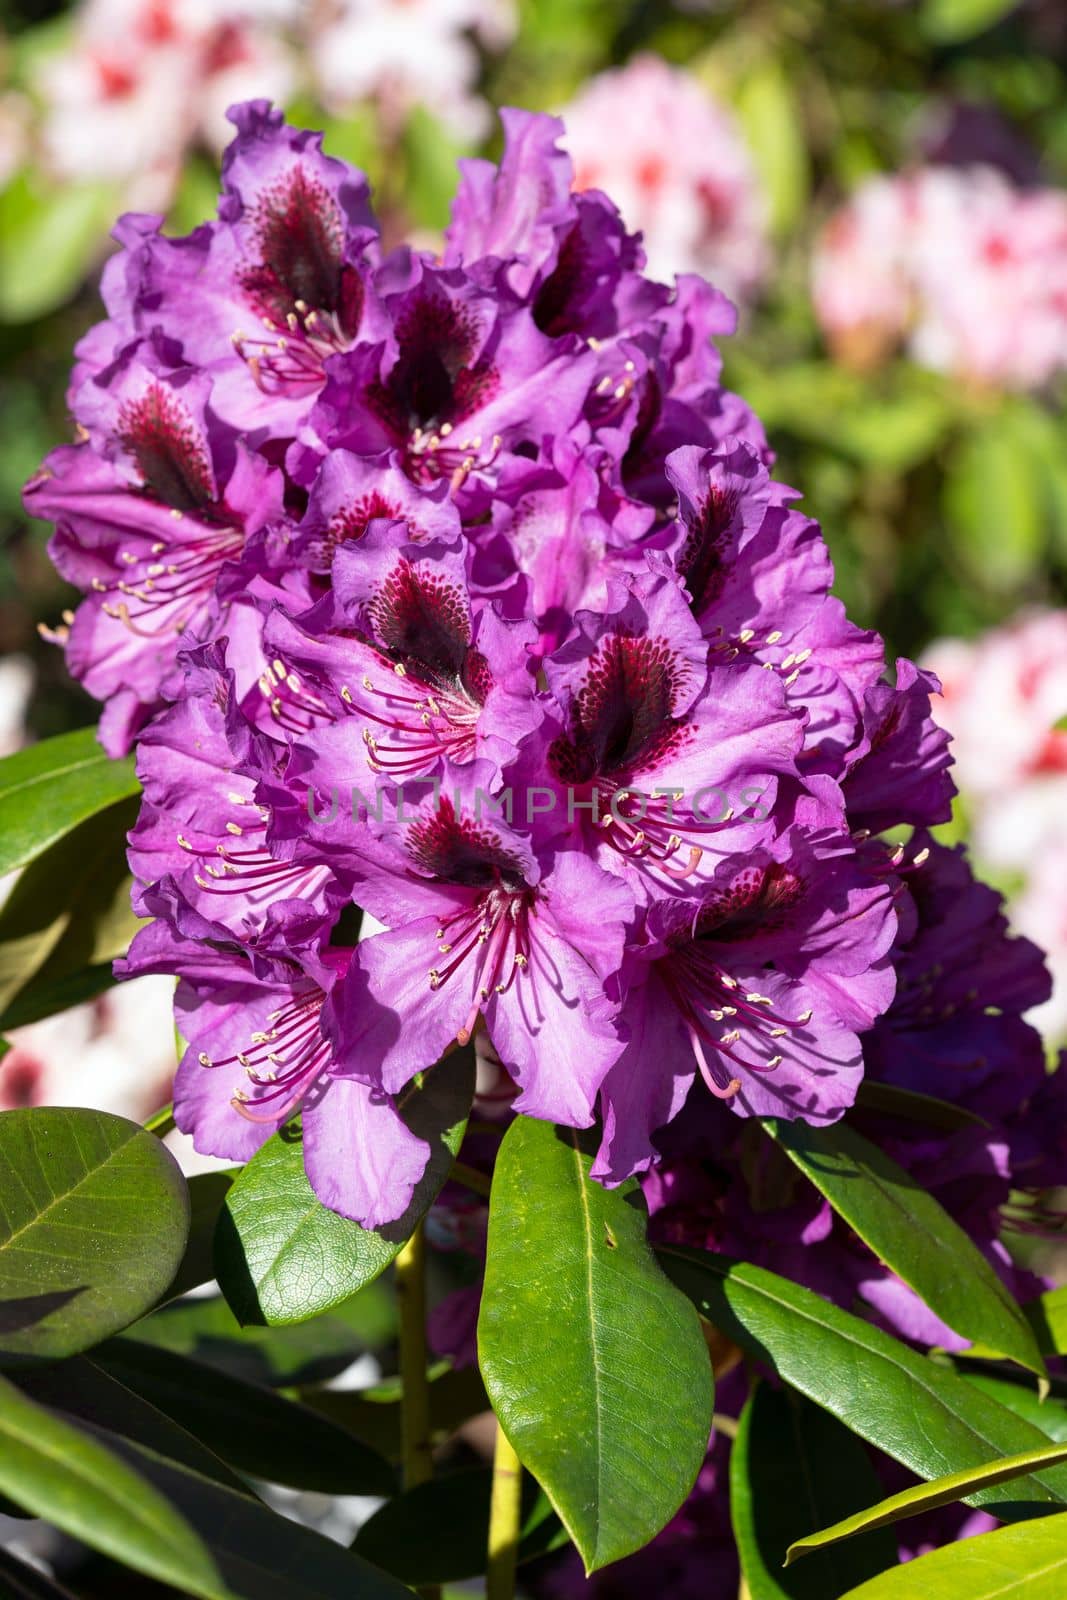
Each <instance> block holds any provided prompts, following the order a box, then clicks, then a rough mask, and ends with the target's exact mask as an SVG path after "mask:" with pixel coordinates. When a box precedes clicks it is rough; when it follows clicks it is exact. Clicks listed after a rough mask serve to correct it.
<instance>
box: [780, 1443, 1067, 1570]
mask: <svg viewBox="0 0 1067 1600" xmlns="http://www.w3.org/2000/svg"><path fill="white" fill-rule="evenodd" d="M1061 1461H1067V1445H1056V1444H1046V1445H1044V1446H1043V1447H1042V1448H1041V1449H1038V1450H1026V1451H1024V1452H1023V1453H1022V1455H1017V1456H1002V1457H1001V1458H1000V1459H999V1460H997V1461H989V1462H987V1463H986V1464H985V1466H983V1467H970V1468H968V1469H967V1470H966V1471H963V1472H950V1473H948V1474H946V1476H945V1477H943V1478H935V1479H934V1480H933V1481H932V1482H931V1483H918V1484H914V1485H913V1486H912V1487H911V1488H910V1489H902V1490H901V1491H900V1493H899V1494H893V1495H890V1496H889V1497H888V1498H887V1499H885V1500H879V1501H878V1503H877V1504H876V1505H871V1506H867V1507H866V1509H865V1510H863V1511H857V1512H856V1513H855V1514H854V1515H853V1516H850V1517H845V1518H843V1519H842V1520H841V1521H840V1522H835V1523H834V1524H833V1525H832V1526H831V1527H827V1528H820V1529H819V1531H818V1532H817V1533H809V1534H806V1535H805V1536H804V1538H802V1539H797V1540H795V1541H794V1542H793V1544H791V1545H790V1547H789V1550H788V1552H787V1554H786V1565H787V1566H788V1564H789V1562H791V1561H796V1560H798V1559H799V1558H800V1557H801V1556H803V1555H807V1553H808V1551H809V1550H819V1549H821V1548H822V1547H823V1546H824V1545H829V1544H836V1542H837V1541H838V1540H839V1539H851V1538H852V1536H853V1535H854V1534H857V1533H864V1532H866V1531H867V1530H868V1529H871V1528H886V1527H888V1526H889V1525H890V1524H891V1523H894V1522H903V1521H904V1519H905V1518H906V1517H916V1516H918V1515H919V1513H920V1512H923V1511H937V1510H938V1509H939V1508H940V1507H941V1506H951V1505H955V1504H956V1503H957V1502H958V1501H960V1500H965V1499H966V1498H967V1496H968V1495H972V1494H974V1493H975V1492H976V1491H977V1490H978V1489H984V1488H993V1487H996V1486H997V1485H999V1484H1002V1483H1010V1482H1011V1481H1012V1479H1013V1478H1019V1477H1022V1476H1023V1475H1024V1474H1025V1473H1028V1472H1030V1471H1031V1470H1032V1469H1033V1468H1035V1467H1055V1466H1058V1465H1059V1463H1060V1462H1061Z"/></svg>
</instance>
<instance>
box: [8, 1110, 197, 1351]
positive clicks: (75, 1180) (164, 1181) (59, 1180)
mask: <svg viewBox="0 0 1067 1600" xmlns="http://www.w3.org/2000/svg"><path fill="white" fill-rule="evenodd" d="M188 1232H189V1200H188V1194H187V1191H186V1187H185V1180H184V1178H183V1177H182V1175H181V1172H180V1171H179V1168H178V1165H177V1163H176V1162H175V1160H174V1158H173V1157H172V1156H171V1154H170V1152H169V1151H167V1150H165V1149H164V1148H163V1146H162V1145H161V1144H160V1143H159V1141H158V1139H153V1138H152V1136H151V1134H149V1133H145V1132H144V1130H143V1129H142V1128H139V1127H138V1126H137V1124H136V1123H134V1122H127V1121H126V1120H125V1118H123V1117H115V1116H111V1115H109V1114H108V1113H106V1112H103V1111H88V1110H84V1109H74V1108H64V1107H60V1106H43V1107H40V1108H31V1109H26V1110H19V1111H5V1112H3V1113H2V1114H0V1359H6V1360H8V1361H17V1360H19V1359H28V1358H37V1359H45V1358H47V1359H53V1360H54V1359H56V1358H58V1357H62V1356H69V1355H74V1354H76V1353H77V1352H78V1351H80V1350H85V1349H87V1348H88V1347H89V1346H90V1345H93V1344H96V1343H98V1342H99V1340H101V1339H105V1338H107V1337H108V1335H109V1334H112V1333H117V1332H118V1331H119V1330H120V1329H121V1328H125V1327H127V1326H128V1325H129V1324H130V1323H131V1322H133V1321H135V1320H136V1318H137V1317H139V1316H141V1315H143V1313H144V1312H145V1311H146V1310H147V1308H148V1307H149V1306H151V1305H152V1304H153V1303H154V1302H155V1301H156V1300H158V1298H159V1296H160V1295H161V1294H162V1293H163V1291H164V1290H165V1289H166V1287H167V1285H168V1284H169V1283H170V1281H171V1279H172V1278H173V1276H174V1273H175V1271H176V1270H177V1267H178V1263H179V1262H180V1260H181V1258H182V1253H183V1251H184V1249H185V1242H186V1238H187V1236H188Z"/></svg>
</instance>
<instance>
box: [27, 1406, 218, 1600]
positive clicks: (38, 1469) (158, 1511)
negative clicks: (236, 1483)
mask: <svg viewBox="0 0 1067 1600" xmlns="http://www.w3.org/2000/svg"><path fill="white" fill-rule="evenodd" d="M0 1491H2V1492H3V1493H4V1494H7V1495H10V1497H11V1499H12V1500H14V1501H16V1502H17V1504H19V1505H21V1506H24V1507H25V1508H26V1510H28V1511H32V1512H33V1514H34V1516H37V1517H43V1518H44V1519H45V1520H46V1521H47V1522H51V1523H53V1524H54V1525H55V1526H56V1527H57V1528H60V1529H61V1530H62V1531H63V1532H64V1533H69V1534H70V1535H71V1537H72V1538H74V1539H81V1540H83V1541H84V1543H85V1544H87V1545H89V1546H90V1547H91V1548H92V1549H94V1550H100V1551H102V1552H103V1553H104V1555H108V1556H112V1557H114V1559H115V1560H116V1561H121V1562H123V1563H124V1564H125V1565H126V1566H129V1567H133V1568H134V1570H135V1571H137V1572H143V1573H146V1574H147V1575H148V1576H149V1577H151V1578H158V1579H159V1581H160V1582H161V1583H170V1584H173V1585H174V1586H175V1588H177V1589H179V1590H180V1591H181V1592H182V1593H183V1594H192V1595H196V1596H199V1597H202V1600H226V1589H225V1586H224V1585H223V1583H222V1581H221V1579H220V1578H219V1575H218V1572H217V1570H216V1568H215V1565H214V1562H213V1561H212V1560H211V1557H210V1556H209V1554H208V1552H207V1550H206V1549H205V1548H204V1546H203V1544H202V1543H201V1542H200V1540H199V1538H198V1537H197V1535H196V1533H195V1532H194V1531H193V1529H192V1528H191V1527H190V1526H189V1525H188V1523H187V1522H186V1521H185V1520H184V1519H183V1517H182V1516H181V1515H180V1514H179V1513H178V1512H177V1511H175V1509H174V1507H173V1506H172V1505H169V1504H168V1503H167V1499H166V1498H164V1497H162V1496H161V1495H159V1494H158V1493H157V1492H156V1490H155V1489H153V1488H152V1486H151V1485H150V1484H149V1483H146V1482H145V1481H144V1479H143V1477H142V1476H141V1475H140V1474H139V1473H138V1472H137V1471H136V1469H131V1468H130V1467H129V1466H127V1465H126V1464H125V1462H124V1461H122V1460H121V1459H119V1458H118V1457H117V1456H116V1455H114V1454H113V1453H112V1452H111V1450H109V1449H107V1448H105V1446H104V1445H103V1444H101V1443H99V1442H98V1441H97V1440H96V1439H94V1438H91V1437H89V1436H88V1435H87V1434H85V1433H83V1432H82V1431H81V1430H80V1429H78V1428H75V1427H72V1426H71V1425H70V1424H69V1423H67V1422H65V1421H64V1420H63V1419H62V1418H61V1417H59V1416H55V1415H53V1414H52V1413H51V1412H49V1411H47V1410H46V1409H45V1408H44V1407H43V1406H39V1405H37V1404H35V1402H34V1401H32V1400H30V1399H28V1398H27V1397H26V1395H24V1394H21V1393H20V1392H19V1390H18V1389H16V1388H15V1386H14V1384H11V1383H9V1382H8V1381H7V1379H6V1378H0ZM235 1498H237V1497H236V1496H235Z"/></svg>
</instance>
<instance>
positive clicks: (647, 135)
mask: <svg viewBox="0 0 1067 1600" xmlns="http://www.w3.org/2000/svg"><path fill="white" fill-rule="evenodd" d="M563 118H564V121H565V122H566V125H567V134H566V138H565V140H564V143H565V145H566V148H567V149H568V150H569V151H570V153H571V156H572V157H573V159H574V164H575V187H576V188H578V189H603V190H606V191H607V192H609V193H610V194H611V196H612V198H613V200H614V201H615V203H616V205H617V206H618V207H619V210H620V211H621V212H622V215H623V217H624V219H625V221H626V223H627V224H628V226H629V227H631V228H638V229H640V230H641V232H642V233H643V235H644V247H645V251H646V252H647V255H648V270H649V272H650V273H651V274H652V275H653V276H654V277H659V278H665V279H667V280H668V281H669V280H670V279H671V278H673V277H674V275H675V274H676V273H682V272H700V273H703V274H704V275H705V276H706V277H708V278H710V279H711V281H712V282H713V283H714V285H715V287H716V288H717V289H721V290H722V291H723V292H724V293H725V294H728V295H730V296H731V297H732V298H733V299H735V300H746V299H750V298H751V297H752V295H753V293H754V292H755V290H756V288H757V287H758V285H759V283H760V280H761V279H762V277H763V275H764V273H765V271H766V269H767V242H766V237H765V227H766V207H765V204H764V197H763V194H762V192H761V190H760V186H759V182H758V179H757V176H756V171H755V167H754V165H753V162H752V157H751V155H750V154H749V151H748V149H747V147H746V145H745V143H744V140H743V138H742V136H741V132H740V130H739V128H738V127H737V124H736V123H735V121H734V119H733V117H732V116H731V115H730V113H729V112H728V111H727V110H726V109H725V108H724V107H723V106H721V105H719V104H718V103H717V102H716V101H715V100H713V99H712V97H711V95H710V94H709V93H708V91H707V90H706V89H704V88H703V87H702V85H701V84H700V83H698V81H697V80H696V78H694V77H693V76H692V75H691V74H690V73H688V72H683V71H680V70H679V69H678V68H676V67H671V66H668V64H667V63H666V62H665V61H661V60H660V59H659V57H658V56H651V55H644V56H637V57H635V59H634V60H633V61H631V62H630V63H629V64H628V65H627V66H625V67H622V68H620V69H619V70H617V71H612V72H602V73H599V74H598V75H597V76H596V77H594V78H591V79H590V81H589V82H588V83H587V84H586V85H585V87H584V88H583V89H582V90H581V92H580V93H579V95H578V96H577V98H576V99H575V100H573V101H572V102H571V104H570V105H569V106H568V107H567V108H566V110H565V111H564V112H563Z"/></svg>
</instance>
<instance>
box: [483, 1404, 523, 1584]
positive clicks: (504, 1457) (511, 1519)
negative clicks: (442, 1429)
mask: <svg viewBox="0 0 1067 1600" xmlns="http://www.w3.org/2000/svg"><path fill="white" fill-rule="evenodd" d="M521 1521H522V1463H521V1461H520V1460H519V1458H518V1456H517V1455H516V1454H515V1448H514V1446H513V1445H512V1443H511V1440H510V1439H509V1438H508V1436H507V1434H506V1433H505V1432H504V1430H503V1428H501V1427H499V1426H498V1427H497V1431H496V1450H495V1451H494V1453H493V1492H492V1498H491V1500H490V1503H489V1564H488V1568H487V1570H486V1585H485V1595H486V1600H512V1597H513V1595H514V1593H515V1566H516V1560H517V1557H518V1551H519V1529H520V1526H521Z"/></svg>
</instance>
